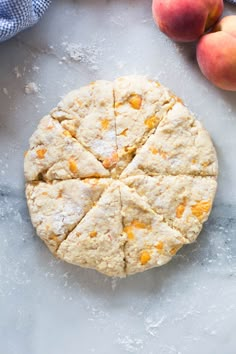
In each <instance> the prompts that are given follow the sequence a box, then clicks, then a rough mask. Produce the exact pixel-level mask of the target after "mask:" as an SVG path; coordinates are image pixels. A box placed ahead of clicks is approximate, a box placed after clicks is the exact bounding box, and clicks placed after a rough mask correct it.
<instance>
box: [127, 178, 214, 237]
mask: <svg viewBox="0 0 236 354" xmlns="http://www.w3.org/2000/svg"><path fill="white" fill-rule="evenodd" d="M122 181H123V182H124V183H125V184H127V185H128V186H129V187H131V188H133V190H134V191H136V192H137V193H138V195H139V196H140V197H141V198H142V200H144V201H145V202H146V203H147V204H148V205H149V206H150V208H151V209H152V210H154V211H155V212H156V213H157V214H159V215H161V216H163V218H164V220H165V221H166V222H167V223H168V224H169V225H170V226H171V227H173V228H175V229H177V230H179V231H180V232H181V233H182V235H183V236H184V238H185V243H191V242H193V241H195V240H196V238H197V236H198V235H199V233H200V231H201V229H202V226H203V223H204V222H205V221H206V220H207V219H208V216H209V214H210V212H211V208H212V203H213V200H214V196H215V192H216V187H217V183H216V178H215V177H199V176H156V177H150V176H133V177H127V178H124V179H123V180H122Z"/></svg>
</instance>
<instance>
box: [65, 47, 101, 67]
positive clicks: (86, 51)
mask: <svg viewBox="0 0 236 354" xmlns="http://www.w3.org/2000/svg"><path fill="white" fill-rule="evenodd" d="M62 45H63V46H64V48H65V52H66V54H67V56H68V57H69V58H70V59H72V60H73V61H76V62H80V63H85V64H87V65H88V67H89V69H91V70H98V59H99V56H100V54H101V49H99V48H98V47H97V46H96V45H89V46H83V45H81V44H77V43H68V42H63V43H62ZM65 59H66V58H65V57H63V58H62V60H63V61H65Z"/></svg>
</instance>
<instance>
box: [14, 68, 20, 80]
mask: <svg viewBox="0 0 236 354" xmlns="http://www.w3.org/2000/svg"><path fill="white" fill-rule="evenodd" d="M13 72H14V74H15V75H16V78H17V79H19V78H20V77H22V74H21V72H20V69H19V67H18V66H15V67H14V69H13Z"/></svg>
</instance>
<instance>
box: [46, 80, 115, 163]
mask: <svg viewBox="0 0 236 354" xmlns="http://www.w3.org/2000/svg"><path fill="white" fill-rule="evenodd" d="M51 115H52V117H53V118H55V119H57V120H58V121H60V122H61V125H62V127H63V128H64V129H66V130H67V131H68V133H69V134H71V135H72V136H73V137H75V138H76V139H77V140H78V141H79V142H80V143H81V144H82V145H83V146H84V147H85V148H86V149H88V151H90V152H91V153H92V154H94V156H96V158H97V159H98V160H99V161H101V162H102V164H103V166H104V167H105V168H106V169H108V170H109V169H111V168H112V167H114V165H115V164H116V162H117V147H116V132H115V114H114V95H113V83H112V82H110V81H105V80H98V81H95V82H92V83H91V84H90V85H87V86H84V87H82V88H80V89H79V90H75V91H72V92H70V93H69V94H68V95H66V96H65V97H64V98H63V100H62V101H61V102H59V104H58V105H57V107H56V108H55V109H54V110H53V111H52V112H51Z"/></svg>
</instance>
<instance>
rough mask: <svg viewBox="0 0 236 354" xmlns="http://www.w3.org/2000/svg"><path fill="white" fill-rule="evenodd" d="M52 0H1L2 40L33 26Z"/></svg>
mask: <svg viewBox="0 0 236 354" xmlns="http://www.w3.org/2000/svg"><path fill="white" fill-rule="evenodd" d="M50 3H51V0H0V42H2V41H5V40H6V39H9V38H11V37H13V36H14V35H15V34H16V33H18V32H20V31H21V30H23V29H25V28H27V27H30V26H33V25H34V24H35V23H36V22H37V21H38V20H39V19H40V17H41V16H42V15H43V13H44V11H45V10H46V9H47V8H48V6H49V5H50Z"/></svg>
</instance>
